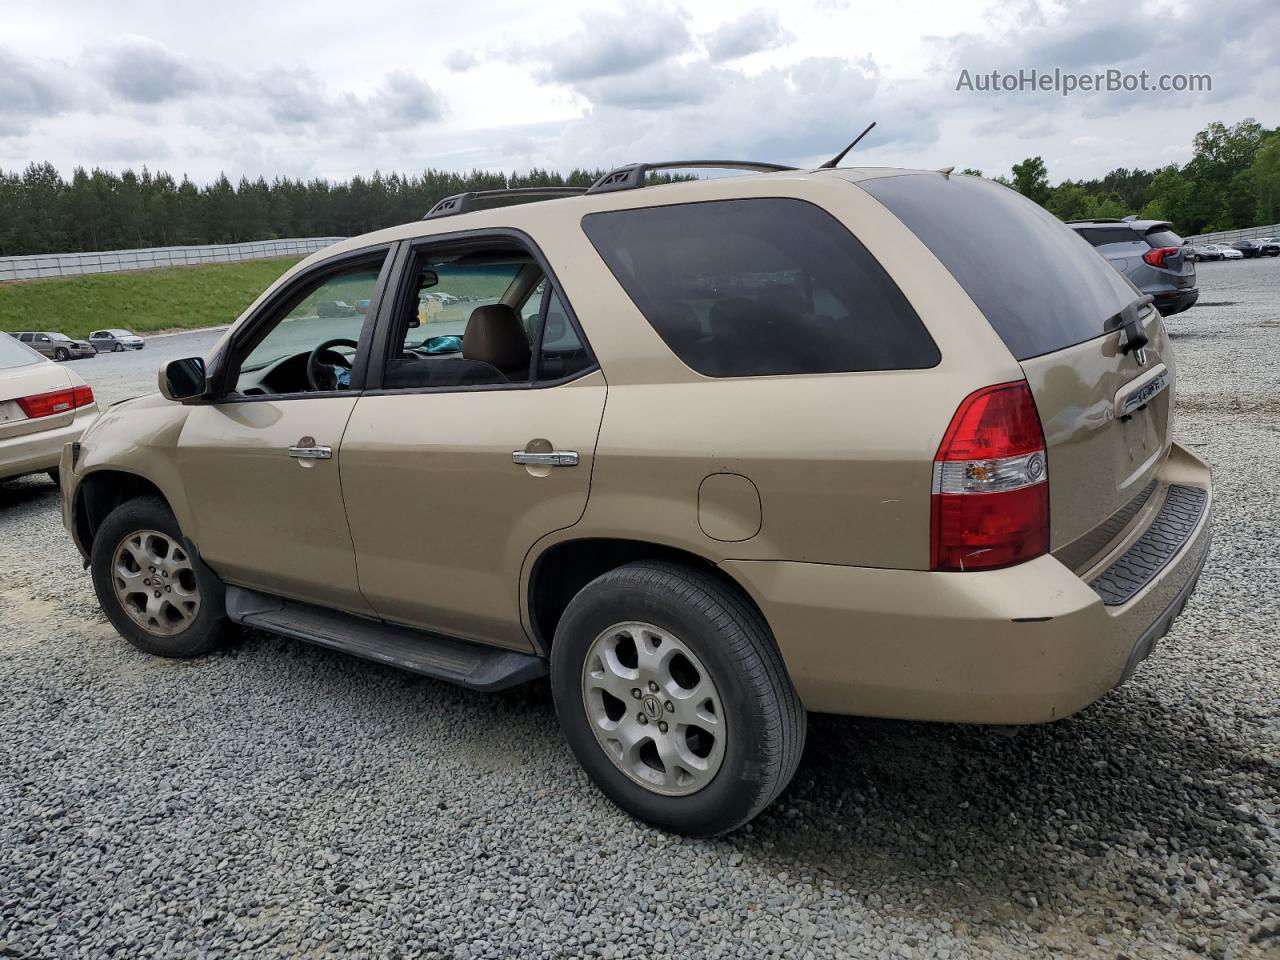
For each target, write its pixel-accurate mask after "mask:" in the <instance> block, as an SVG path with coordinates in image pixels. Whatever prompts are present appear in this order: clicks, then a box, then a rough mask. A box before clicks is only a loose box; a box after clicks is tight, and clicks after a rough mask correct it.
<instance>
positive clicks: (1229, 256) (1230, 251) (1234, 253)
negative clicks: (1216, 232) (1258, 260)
mask: <svg viewBox="0 0 1280 960" xmlns="http://www.w3.org/2000/svg"><path fill="white" fill-rule="evenodd" d="M1218 252H1219V253H1221V254H1222V259H1223V260H1243V259H1244V254H1243V253H1241V252H1240V251H1239V250H1237V249H1236V248H1235V247H1218Z"/></svg>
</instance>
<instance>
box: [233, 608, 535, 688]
mask: <svg viewBox="0 0 1280 960" xmlns="http://www.w3.org/2000/svg"><path fill="white" fill-rule="evenodd" d="M227 616H228V617H230V618H231V620H232V621H234V622H235V623H239V624H243V625H244V626H246V627H254V628H255V629H258V630H265V631H267V632H268V633H278V634H280V635H281V636H285V637H292V638H293V639H295V640H302V641H304V642H306V643H313V644H315V645H316V646H320V647H328V648H329V649H331V650H341V651H342V652H343V653H350V654H353V655H354V656H357V657H363V658H364V659H366V660H375V661H377V662H378V663H385V664H387V665H388V666H391V667H398V668H399V669H401V670H409V671H411V672H413V673H421V674H425V675H426V676H428V677H435V678H436V679H438V680H447V681H449V682H450V683H456V684H457V685H458V686H461V687H467V688H468V689H471V690H483V691H494V690H505V689H506V688H507V687H514V686H516V685H517V684H521V683H525V682H527V681H529V680H536V679H537V678H538V677H542V676H546V673H547V664H546V661H545V660H543V659H542V658H541V657H535V656H533V655H532V654H529V653H518V652H516V651H515V650H504V649H502V648H501V647H490V646H486V645H483V644H479V643H471V642H469V641H467V640H458V639H456V638H454V637H446V636H442V635H440V634H436V633H429V632H427V631H425V630H414V629H413V628H412V627H401V626H396V625H395V624H391V623H385V622H383V621H381V620H366V619H365V618H364V617H357V616H355V615H354V614H350V613H342V612H340V611H338V610H329V609H326V608H324V607H317V606H312V605H311V604H308V603H299V602H297V601H295V600H284V599H282V598H280V597H273V596H270V595H269V594H265V593H258V592H257V591H255V590H246V589H245V588H243V587H232V586H228V587H227Z"/></svg>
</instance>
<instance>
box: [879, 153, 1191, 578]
mask: <svg viewBox="0 0 1280 960" xmlns="http://www.w3.org/2000/svg"><path fill="white" fill-rule="evenodd" d="M859 185H860V186H861V187H862V188H863V189H865V190H867V191H868V192H869V193H871V194H872V195H873V196H874V197H876V199H878V200H879V201H880V202H881V203H883V204H884V205H885V206H886V207H887V208H888V209H889V210H890V211H891V212H892V213H893V214H894V215H895V216H897V217H898V219H899V220H901V221H902V222H903V223H904V224H906V226H908V227H909V228H910V229H911V230H912V231H913V232H914V233H915V235H916V236H917V237H919V238H920V240H921V241H922V242H923V243H925V245H926V246H928V248H929V249H930V251H931V252H932V253H933V254H934V255H935V256H936V257H937V258H938V260H940V261H941V262H942V264H943V265H944V266H946V267H947V269H948V270H949V271H950V272H951V274H952V275H953V276H954V277H955V278H956V280H957V281H958V282H959V283H960V285H961V286H962V287H963V288H964V290H965V291H966V292H967V293H968V294H969V296H970V298H971V299H972V300H973V302H974V303H975V304H976V305H977V306H978V308H979V309H980V310H981V311H982V312H983V314H984V315H985V316H986V317H987V320H988V321H989V322H990V323H991V326H992V327H993V328H994V329H995V331H996V332H997V333H998V334H999V335H1000V337H1001V339H1002V340H1003V341H1004V343H1005V345H1006V346H1007V347H1008V348H1009V350H1010V352H1011V353H1012V354H1013V355H1014V357H1015V358H1016V359H1017V360H1018V361H1019V363H1020V364H1021V366H1022V370H1023V372H1024V374H1025V376H1026V378H1027V382H1028V384H1029V386H1030V388H1031V393H1032V396H1033V397H1034V399H1035V404H1036V408H1037V411H1038V413H1039V416H1040V421H1041V424H1042V426H1043V428H1044V435H1045V445H1046V459H1047V474H1048V480H1049V513H1050V537H1049V548H1050V550H1051V551H1052V552H1053V553H1054V554H1055V556H1057V557H1058V558H1059V559H1060V560H1062V561H1063V562H1064V563H1066V565H1067V566H1069V567H1071V568H1072V569H1073V570H1077V571H1080V570H1082V569H1083V568H1084V567H1085V566H1086V565H1087V564H1088V561H1089V560H1091V559H1092V558H1093V557H1094V556H1095V555H1096V554H1097V553H1098V552H1099V551H1100V550H1101V549H1102V548H1103V547H1104V546H1105V545H1106V544H1107V543H1108V542H1110V541H1111V540H1112V539H1113V538H1114V537H1115V535H1116V534H1118V533H1119V532H1120V530H1121V529H1122V528H1123V526H1124V524H1125V522H1127V521H1126V519H1125V518H1126V517H1127V518H1130V519H1131V518H1132V517H1133V516H1134V515H1135V514H1136V513H1137V512H1138V510H1139V508H1140V507H1141V505H1142V502H1143V501H1144V500H1145V498H1146V497H1148V496H1150V495H1151V493H1152V492H1153V488H1154V484H1153V480H1154V478H1155V476H1156V474H1157V472H1158V470H1159V467H1160V464H1161V463H1162V462H1163V460H1164V458H1165V457H1166V456H1167V455H1168V451H1169V443H1170V420H1171V418H1170V410H1171V405H1172V403H1173V386H1174V366H1173V358H1172V356H1171V353H1170V350H1169V342H1168V339H1167V337H1166V336H1165V332H1164V328H1163V326H1162V324H1161V321H1160V318H1159V315H1158V314H1157V313H1156V311H1155V310H1154V309H1153V308H1152V307H1150V306H1149V305H1147V303H1146V301H1147V299H1148V298H1144V297H1143V295H1142V294H1141V293H1140V292H1139V291H1138V290H1137V288H1135V287H1134V286H1133V284H1132V283H1130V282H1129V281H1128V280H1127V279H1126V278H1125V277H1124V276H1122V275H1121V274H1120V273H1118V272H1117V271H1116V270H1114V269H1112V267H1111V266H1110V264H1108V263H1107V261H1106V260H1105V259H1104V258H1103V257H1101V256H1099V255H1098V253H1097V252H1096V251H1095V250H1094V249H1093V248H1092V247H1091V246H1090V245H1089V243H1088V242H1087V241H1085V240H1084V239H1082V238H1081V237H1079V236H1077V235H1076V233H1075V232H1074V231H1072V230H1071V229H1070V228H1069V227H1067V226H1066V225H1065V224H1063V223H1062V222H1061V221H1060V220H1058V219H1057V218H1056V217H1054V216H1053V215H1052V214H1050V213H1048V212H1047V211H1045V210H1044V209H1043V208H1041V207H1040V206H1039V205H1037V204H1035V203H1033V202H1031V201H1030V200H1027V199H1026V198H1024V197H1023V196H1021V195H1020V194H1018V193H1015V192H1014V191H1012V190H1009V189H1006V188H1004V187H1002V186H999V185H998V184H995V183H992V182H990V181H987V180H983V179H981V178H977V177H957V176H952V177H944V176H941V175H934V174H906V175H902V176H893V177H881V178H874V179H869V180H865V181H862V182H861V183H860V184H859ZM1181 256H1182V254H1181V251H1179V257H1181ZM1126 321H1130V322H1131V325H1130V326H1129V329H1128V331H1126V330H1125V329H1123V327H1122V325H1123V324H1124V323H1125V322H1126ZM1139 331H1141V332H1142V333H1143V334H1144V335H1145V337H1146V338H1147V340H1148V343H1147V344H1146V346H1145V348H1144V349H1142V350H1135V349H1132V347H1133V344H1132V343H1131V342H1130V341H1129V337H1130V336H1131V335H1137V334H1138V333H1139Z"/></svg>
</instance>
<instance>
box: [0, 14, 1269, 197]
mask: <svg viewBox="0 0 1280 960" xmlns="http://www.w3.org/2000/svg"><path fill="white" fill-rule="evenodd" d="M1055 68H1058V69H1061V70H1063V71H1067V72H1073V73H1077V74H1092V73H1095V72H1100V71H1105V70H1108V69H1116V70H1120V71H1124V72H1130V73H1134V74H1136V73H1138V72H1139V71H1142V70H1146V71H1148V73H1149V74H1150V75H1151V77H1152V79H1153V81H1154V80H1155V78H1157V77H1159V76H1160V75H1161V74H1173V73H1199V74H1208V75H1209V76H1210V77H1211V78H1212V90H1210V91H1202V92H1196V93H1174V92H1165V93H1155V92H1149V93H1139V92H1130V93H1125V92H1106V91H1098V92H1080V91H1077V92H1075V93H1074V94H1072V95H1071V96H1067V97H1064V96H1062V95H1061V94H1060V93H1057V92H1052V91H1050V92H1032V91H1018V92H981V91H979V90H976V89H957V86H958V85H959V84H960V82H961V78H962V76H963V74H962V71H968V77H969V78H970V81H971V83H972V81H973V78H974V77H976V76H978V75H982V74H989V73H990V72H991V71H992V70H1000V71H1003V72H1009V73H1016V72H1017V71H1019V70H1031V69H1037V70H1040V71H1042V72H1044V71H1049V72H1052V71H1053V70H1054V69H1055ZM973 85H976V84H973ZM1245 117H1254V118H1256V119H1257V120H1259V121H1261V122H1262V123H1264V124H1266V125H1267V126H1277V125H1280V2H1277V0H1194V2H1184V0H1074V2H1072V0H1058V2H1052V0H994V2H993V0H972V2H970V0H945V2H918V0H905V2H886V0H875V2H863V0H797V2H794V3H777V2H773V3H770V2H762V3H760V4H757V5H752V2H751V0H745V2H741V0H739V2H722V0H696V2H693V0H686V2H670V3H666V2H662V0H653V2H650V3H643V4H634V3H633V4H619V3H608V4H587V3H580V2H575V0H541V2H529V0H470V2H468V3H442V2H439V0H415V2H412V3H407V2H402V0H362V2H360V3H351V2H349V0H343V2H336V0H306V2H296V0H269V2H268V0H214V2H205V3H201V4H194V3H185V4H183V3H176V2H174V0H114V2H102V0H94V2H86V0H0V169H5V170H15V169H21V168H22V167H25V166H26V164H27V163H29V162H31V161H33V160H34V161H44V160H48V161H51V162H52V163H53V164H54V165H55V166H57V167H58V168H59V169H60V170H62V172H63V173H64V174H65V175H70V173H71V171H72V169H74V167H76V166H78V165H79V166H84V167H87V168H92V167H94V166H100V167H104V168H107V169H112V170H117V171H119V170H122V169H124V168H125V167H133V168H135V169H139V168H141V167H142V166H143V165H146V166H147V167H149V168H151V169H152V170H161V169H162V170H168V171H170V172H171V173H174V174H175V175H178V176H181V175H182V174H184V173H185V174H187V175H189V176H190V177H191V178H192V179H193V180H195V181H197V182H208V181H209V180H211V179H213V178H215V177H216V176H217V175H218V174H219V173H221V172H225V173H226V174H227V175H228V176H229V177H231V178H232V179H233V180H236V179H239V178H240V177H241V176H248V177H250V178H255V177H257V176H259V175H261V176H265V177H266V178H267V179H271V178H272V177H275V176H278V175H288V176H294V177H304V178H310V177H324V178H329V179H345V178H347V177H350V176H351V175H353V174H357V173H360V174H366V175H367V174H370V173H372V172H373V171H374V170H381V171H383V172H384V173H389V172H391V171H401V172H416V171H421V170H422V169H425V168H428V167H435V168H442V169H449V170H460V171H467V170H471V169H475V168H479V169H488V170H506V171H512V170H517V171H520V170H528V169H529V168H531V167H535V166H537V167H543V168H550V169H554V170H562V171H568V170H569V169H572V168H574V167H583V168H588V169H596V168H602V167H611V166H617V165H621V164H624V163H629V162H633V161H637V160H648V161H655V160H661V159H693V158H714V159H729V158H731V159H750V160H769V161H774V162H780V163H791V164H795V165H799V166H803V165H813V164H817V163H820V162H822V161H824V160H826V159H828V158H830V157H831V156H832V155H833V154H835V153H836V152H838V151H839V150H840V149H841V148H842V147H843V146H844V145H845V144H847V143H848V142H849V141H850V140H852V139H853V137H854V136H855V135H856V134H857V133H858V132H859V131H860V130H861V129H862V128H863V127H865V126H866V125H867V124H868V123H870V122H871V121H873V120H874V121H877V122H878V126H877V127H876V129H875V130H874V131H872V133H871V134H870V135H869V136H868V137H867V138H866V139H865V140H864V141H863V142H862V143H861V144H860V145H859V146H858V148H857V151H856V152H855V154H853V155H851V157H850V159H849V160H847V161H845V163H846V165H849V164H852V163H853V162H855V161H856V163H858V164H859V165H869V166H911V167H925V168H937V167H945V166H955V167H956V168H957V169H960V168H965V167H974V168H977V169H980V170H983V171H985V172H986V173H987V174H988V175H994V174H996V173H1005V174H1007V173H1008V171H1009V167H1010V166H1011V165H1012V164H1013V163H1016V162H1018V161H1020V160H1022V159H1023V158H1025V157H1028V156H1034V155H1039V156H1041V157H1043V158H1044V160H1045V162H1046V164H1047V165H1048V168H1049V174H1050V179H1051V180H1052V181H1053V182H1058V181H1060V180H1061V179H1064V178H1067V177H1070V178H1088V177H1092V176H1101V175H1102V174H1104V173H1106V172H1107V171H1108V170H1111V169H1113V168H1115V167H1120V166H1126V167H1145V168H1153V167H1158V166H1162V165H1165V164H1168V163H1182V162H1185V161H1186V160H1187V159H1188V158H1189V157H1190V156H1191V140H1192V137H1193V136H1194V135H1195V133H1196V131H1198V130H1200V129H1201V128H1202V127H1204V126H1205V125H1206V124H1207V123H1209V122H1210V121H1213V120H1222V121H1224V122H1228V123H1231V122H1235V121H1237V120H1240V119H1243V118H1245Z"/></svg>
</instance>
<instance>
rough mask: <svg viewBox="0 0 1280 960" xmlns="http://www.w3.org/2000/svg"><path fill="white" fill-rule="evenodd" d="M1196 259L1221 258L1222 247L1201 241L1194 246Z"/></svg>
mask: <svg viewBox="0 0 1280 960" xmlns="http://www.w3.org/2000/svg"><path fill="white" fill-rule="evenodd" d="M1195 251H1196V259H1197V260H1221V259H1222V249H1221V248H1220V247H1218V246H1217V245H1216V244H1213V243H1202V244H1199V245H1198V246H1196V248H1195Z"/></svg>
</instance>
